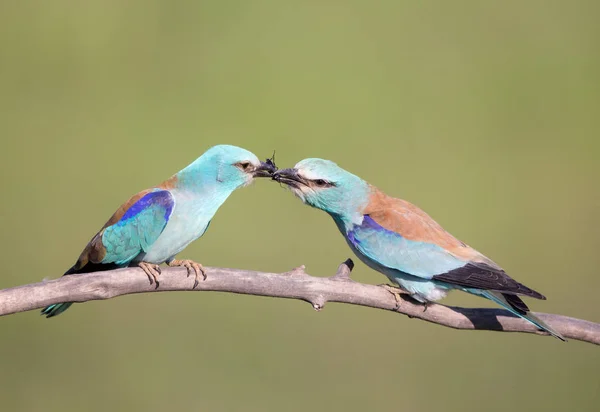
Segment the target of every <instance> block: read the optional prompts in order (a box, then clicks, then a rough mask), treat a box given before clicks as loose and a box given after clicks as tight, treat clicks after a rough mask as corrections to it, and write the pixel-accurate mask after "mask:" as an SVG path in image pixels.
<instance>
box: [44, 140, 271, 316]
mask: <svg viewBox="0 0 600 412" xmlns="http://www.w3.org/2000/svg"><path fill="white" fill-rule="evenodd" d="M275 170H276V167H275V164H274V163H273V162H272V161H269V160H267V161H266V162H261V161H260V160H259V159H258V158H257V157H256V156H255V155H254V154H253V153H251V152H249V151H248V150H245V149H242V148H240V147H236V146H230V145H218V146H214V147H211V148H210V149H208V150H207V151H206V152H205V153H204V154H203V155H202V156H200V157H199V158H198V159H196V160H195V161H194V162H193V163H191V164H190V165H188V166H187V167H186V168H185V169H183V170H181V171H179V172H178V173H176V174H174V175H173V176H171V177H170V178H169V179H167V180H165V181H164V182H162V183H161V184H159V185H157V186H155V187H153V188H150V189H146V190H143V191H141V192H139V193H138V194H136V195H134V196H132V197H131V198H130V199H129V200H127V201H126V202H125V203H124V204H123V205H122V206H121V207H119V208H118V209H117V211H116V212H115V213H114V214H113V215H112V217H111V218H110V219H109V220H108V221H107V222H106V224H105V225H104V226H103V227H102V229H100V231H99V232H98V233H97V234H96V235H95V236H94V237H93V238H92V240H90V242H89V243H88V244H87V246H86V247H85V249H83V252H81V255H80V256H79V259H77V262H76V263H75V264H74V265H73V266H72V267H71V268H70V269H69V270H67V271H66V272H65V275H71V274H75V273H90V272H98V271H104V270H111V269H117V268H123V267H127V266H139V267H141V268H142V269H143V270H144V272H146V274H147V275H148V279H149V280H150V283H151V284H152V283H154V284H155V285H156V286H155V287H156V288H158V286H159V282H158V276H159V275H160V267H159V265H160V264H161V263H165V262H166V263H167V264H168V265H169V266H184V267H185V268H186V269H187V270H188V276H189V275H190V274H191V273H192V272H193V273H194V274H195V277H194V286H193V287H194V288H195V287H196V286H197V285H198V282H199V280H200V276H202V277H203V278H204V279H206V273H205V271H204V268H203V267H202V265H200V264H199V263H197V262H194V261H192V260H189V259H183V260H180V259H175V256H176V255H177V254H178V253H179V252H181V251H182V250H183V249H185V247H186V246H187V245H189V244H190V243H191V242H193V241H194V240H196V239H198V238H199V237H201V236H202V235H203V234H204V232H205V231H206V229H207V228H208V225H209V223H210V221H211V219H212V218H213V216H214V214H215V213H216V212H217V210H218V209H219V207H220V206H221V205H222V204H223V203H224V202H225V200H227V198H228V197H229V195H231V193H233V191H235V190H236V189H238V188H240V187H243V186H247V185H248V184H250V183H252V181H253V180H254V178H255V177H270V176H271V175H272V174H273V172H275ZM72 304H73V303H72V302H64V303H56V304H53V305H49V306H47V307H45V308H44V309H43V310H42V314H43V315H46V317H48V318H50V317H53V316H57V315H60V314H61V313H63V312H64V311H65V310H67V309H68V308H69V307H70V306H71V305H72Z"/></svg>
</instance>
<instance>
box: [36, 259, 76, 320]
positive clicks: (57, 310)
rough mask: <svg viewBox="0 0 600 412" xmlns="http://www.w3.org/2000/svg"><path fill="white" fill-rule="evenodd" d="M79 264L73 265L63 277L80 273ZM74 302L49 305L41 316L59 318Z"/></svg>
mask: <svg viewBox="0 0 600 412" xmlns="http://www.w3.org/2000/svg"><path fill="white" fill-rule="evenodd" d="M78 271H79V270H78V269H77V263H76V264H75V265H73V266H72V267H71V268H69V270H67V271H66V272H65V274H64V275H63V276H66V275H72V274H74V273H78ZM72 304H73V302H64V303H55V304H53V305H48V306H46V307H45V308H44V309H42V311H41V313H40V314H41V315H45V316H46V318H52V317H54V316H58V315H60V314H61V313H63V312H64V311H65V310H67V309H69V308H70V307H71V305H72Z"/></svg>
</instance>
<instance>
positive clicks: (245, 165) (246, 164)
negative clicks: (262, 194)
mask: <svg viewBox="0 0 600 412" xmlns="http://www.w3.org/2000/svg"><path fill="white" fill-rule="evenodd" d="M237 166H238V167H239V168H240V169H242V170H244V171H245V170H248V169H249V168H250V162H239V163H238V164H237Z"/></svg>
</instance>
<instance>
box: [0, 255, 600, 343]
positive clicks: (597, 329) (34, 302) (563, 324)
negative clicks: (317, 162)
mask: <svg viewBox="0 0 600 412" xmlns="http://www.w3.org/2000/svg"><path fill="white" fill-rule="evenodd" d="M352 267H353V263H352V260H350V259H348V260H347V261H346V262H344V263H342V264H341V265H340V267H339V268H338V271H337V273H336V274H335V275H334V276H332V277H328V278H321V277H314V276H310V275H308V274H307V273H306V272H305V271H304V266H301V267H299V268H296V269H293V270H291V271H289V272H285V273H263V272H255V271H250V270H240V269H225V268H212V267H207V268H206V273H207V275H208V278H207V279H206V280H205V281H203V282H200V284H199V285H198V286H197V287H196V288H195V289H192V286H193V284H194V278H193V276H190V277H187V272H186V269H184V268H163V269H162V274H161V275H160V278H159V281H160V287H159V288H158V289H155V287H154V285H151V284H150V282H149V281H148V277H147V276H146V274H145V273H144V272H143V271H142V270H141V269H139V268H126V269H118V270H111V271H106V272H95V273H89V274H79V275H69V276H64V277H61V278H59V279H56V280H50V281H45V282H40V283H34V284H31V285H25V286H18V287H14V288H10V289H4V290H0V316H3V315H10V314H13V313H17V312H23V311H27V310H33V309H39V308H43V307H44V306H47V305H50V304H53V303H60V302H85V301H89V300H100V299H110V298H113V297H116V296H121V295H128V294H132V293H147V292H168V291H192V290H194V291H219V292H231V293H241V294H246V295H258V296H270V297H279V298H288V299H301V300H304V301H306V302H309V303H310V304H311V305H312V306H313V308H314V309H316V310H321V309H322V308H323V306H324V305H325V303H327V302H340V303H349V304H353V305H361V306H367V307H371V308H377V309H384V310H391V311H396V312H398V313H402V314H404V315H407V316H409V317H411V318H418V319H422V320H425V321H428V322H431V323H436V324H438V325H443V326H447V327H450V328H455V329H470V330H493V331H504V332H525V333H537V334H540V335H544V334H545V333H544V332H541V331H539V330H538V329H537V328H535V327H534V326H533V325H531V324H530V323H529V322H526V321H524V320H523V319H521V318H518V317H515V316H513V315H512V314H510V313H509V312H508V311H506V310H503V309H480V308H460V307H452V306H444V305H439V304H433V303H432V304H429V305H428V307H427V310H426V311H424V310H423V308H424V307H423V305H422V304H420V303H416V302H414V301H413V300H412V299H410V298H409V297H405V295H402V297H403V299H402V303H401V305H400V308H399V309H397V310H396V300H395V298H394V296H393V295H392V294H391V293H390V292H388V291H387V290H385V289H384V288H382V287H380V286H375V285H367V284H363V283H358V282H355V281H353V280H352V279H350V277H349V274H350V272H351V270H352ZM535 315H536V316H538V317H540V318H541V319H542V320H543V321H544V322H547V323H548V324H549V325H551V326H552V327H553V328H554V329H556V330H557V331H558V332H559V333H561V334H562V335H563V336H564V337H566V338H568V339H576V340H581V341H584V342H590V343H594V344H596V345H600V324H597V323H594V322H589V321H586V320H581V319H576V318H570V317H567V316H561V315H552V314H546V313H535ZM63 316H64V315H63ZM67 316H68V315H67Z"/></svg>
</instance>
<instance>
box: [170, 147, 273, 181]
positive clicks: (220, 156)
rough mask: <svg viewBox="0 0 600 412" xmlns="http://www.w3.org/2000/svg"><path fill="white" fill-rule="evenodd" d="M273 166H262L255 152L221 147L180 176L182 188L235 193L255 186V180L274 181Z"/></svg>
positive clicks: (213, 149)
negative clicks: (210, 188)
mask: <svg viewBox="0 0 600 412" xmlns="http://www.w3.org/2000/svg"><path fill="white" fill-rule="evenodd" d="M273 172H275V167H274V165H273V163H269V162H267V163H265V162H261V161H260V160H259V159H258V157H256V155H255V154H254V153H252V152H249V151H248V150H246V149H242V148H241V147H237V146H231V145H218V146H213V147H211V148H210V149H208V150H207V151H206V152H204V154H203V155H202V156H200V157H199V158H198V159H196V160H195V161H194V162H193V163H192V164H190V165H189V166H187V167H186V168H185V169H183V170H182V171H180V172H179V173H178V174H177V178H178V186H179V187H190V188H191V187H196V186H198V185H203V186H214V187H215V188H219V189H220V190H224V191H234V190H236V189H238V188H240V187H243V186H246V185H249V184H250V183H252V181H253V180H254V178H255V177H271V176H272V174H273Z"/></svg>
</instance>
